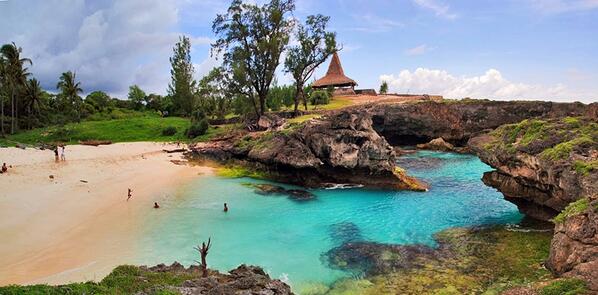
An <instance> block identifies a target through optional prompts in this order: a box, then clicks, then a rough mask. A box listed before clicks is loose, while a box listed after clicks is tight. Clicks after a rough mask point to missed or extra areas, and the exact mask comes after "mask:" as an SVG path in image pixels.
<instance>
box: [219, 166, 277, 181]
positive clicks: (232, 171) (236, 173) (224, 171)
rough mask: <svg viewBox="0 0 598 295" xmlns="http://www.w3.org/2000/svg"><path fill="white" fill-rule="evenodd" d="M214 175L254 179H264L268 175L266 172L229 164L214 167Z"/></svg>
mask: <svg viewBox="0 0 598 295" xmlns="http://www.w3.org/2000/svg"><path fill="white" fill-rule="evenodd" d="M216 175H218V176H220V177H227V178H241V177H251V178H256V179H266V178H268V175H267V173H266V172H263V171H259V170H256V169H251V168H248V167H245V166H240V165H231V166H225V167H219V168H218V169H216Z"/></svg>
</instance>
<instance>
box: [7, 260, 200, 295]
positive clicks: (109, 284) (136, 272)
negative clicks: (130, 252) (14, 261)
mask: <svg viewBox="0 0 598 295" xmlns="http://www.w3.org/2000/svg"><path fill="white" fill-rule="evenodd" d="M196 277H197V274H196V275H193V274H191V273H186V272H160V273H158V272H150V271H145V270H142V269H140V268H138V267H135V266H130V265H123V266H119V267H117V268H115V269H114V270H113V271H112V273H110V274H109V275H108V276H107V277H106V278H104V279H103V280H102V281H101V282H99V283H94V282H87V283H74V284H68V285H62V286H48V285H32V286H15V285H12V286H7V287H0V294H2V295H20V294H35V295H37V294H39V295H42V294H44V295H45V294H50V295H54V294H56V295H59V294H60V295H61V294H135V293H137V292H141V291H144V290H148V289H150V288H156V287H165V286H177V285H181V284H182V283H183V282H185V281H186V280H190V279H193V278H196ZM160 292H162V293H158V294H173V293H172V292H170V293H169V291H167V290H164V291H160Z"/></svg>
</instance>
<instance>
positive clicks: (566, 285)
mask: <svg viewBox="0 0 598 295" xmlns="http://www.w3.org/2000/svg"><path fill="white" fill-rule="evenodd" d="M586 292H587V287H586V283H585V282H584V281H583V280H580V279H561V280H557V281H554V282H552V283H550V284H549V285H547V286H545V287H544V288H542V290H541V291H540V294H541V295H578V294H579V295H580V294H586Z"/></svg>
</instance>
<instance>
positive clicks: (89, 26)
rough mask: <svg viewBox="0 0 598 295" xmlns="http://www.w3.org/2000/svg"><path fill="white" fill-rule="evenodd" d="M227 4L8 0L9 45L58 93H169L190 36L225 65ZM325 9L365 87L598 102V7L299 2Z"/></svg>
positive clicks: (1, 24) (306, 10)
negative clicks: (174, 66)
mask: <svg viewBox="0 0 598 295" xmlns="http://www.w3.org/2000/svg"><path fill="white" fill-rule="evenodd" d="M258 2H263V1H258ZM227 5H228V3H227V2H226V1H215V0H204V1H191V0H173V1H163V0H121V1H115V0H100V1H84V0H46V1H41V0H40V1H34V0H8V1H3V2H0V41H1V42H10V41H15V42H16V43H17V45H20V46H22V47H23V49H24V54H25V55H26V56H29V57H31V58H32V59H33V61H34V65H33V67H32V68H31V70H32V72H33V73H34V74H35V75H36V76H37V77H38V78H40V79H41V80H42V84H43V85H44V86H45V87H46V88H48V89H52V88H54V86H55V83H56V80H57V78H58V76H59V74H60V72H62V71H65V70H75V71H76V72H77V73H78V77H80V79H81V80H82V83H83V86H84V88H85V90H88V91H92V90H96V89H99V90H104V91H107V92H109V93H112V94H114V95H119V96H124V95H125V93H126V91H127V87H128V86H129V85H131V84H139V85H140V86H141V87H142V88H144V89H146V90H147V91H148V92H150V91H151V92H157V93H164V92H165V90H166V87H167V84H168V79H169V72H168V57H169V56H170V54H171V48H172V45H173V44H174V42H175V41H176V38H177V36H178V35H179V34H185V35H188V36H190V37H191V38H192V43H193V45H194V46H193V51H192V57H193V61H194V63H195V64H196V71H197V76H198V77H200V76H202V75H203V74H205V73H206V72H207V71H208V70H209V69H210V68H211V67H213V66H215V65H217V64H218V61H216V60H214V59H213V58H210V55H209V48H210V46H209V44H210V42H211V40H213V38H214V36H213V34H212V32H211V21H212V20H213V18H214V17H215V15H216V14H217V13H218V12H222V11H224V10H225V9H226V7H227ZM316 13H322V14H325V15H329V16H331V23H330V28H331V29H332V30H334V31H336V32H337V40H338V42H339V43H341V44H342V45H343V50H342V51H341V53H340V56H341V60H342V62H343V66H344V69H345V73H346V74H347V75H348V76H350V77H351V78H353V79H355V80H357V81H358V82H359V84H360V86H359V87H361V88H378V86H379V84H380V82H381V81H382V80H385V81H388V82H389V83H390V85H391V90H392V91H396V92H401V93H405V92H409V93H429V94H441V95H445V96H447V97H451V98H460V97H467V96H470V97H476V98H492V99H544V100H559V101H572V100H580V101H585V102H595V101H598V74H597V73H596V69H598V58H597V57H598V0H543V1H540V0H518V1H515V0H513V1H511V0H504V1H498V0H494V1H490V0H477V1H471V0H469V1H444V0H403V1H391V0H368V1H363V0H329V1H317V0H297V11H296V12H295V15H294V16H295V17H297V18H299V19H303V18H305V16H307V15H309V14H316ZM324 72H325V67H323V68H322V69H320V70H319V71H318V72H317V73H316V76H318V77H319V76H321V75H323V73H324ZM279 81H281V82H282V83H284V82H288V81H289V79H288V78H287V77H285V76H284V75H282V74H280V77H279Z"/></svg>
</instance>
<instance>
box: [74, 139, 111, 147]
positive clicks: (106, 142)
mask: <svg viewBox="0 0 598 295" xmlns="http://www.w3.org/2000/svg"><path fill="white" fill-rule="evenodd" d="M79 143H80V144H82V145H91V146H98V145H109V144H112V141H110V140H85V141H79Z"/></svg>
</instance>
